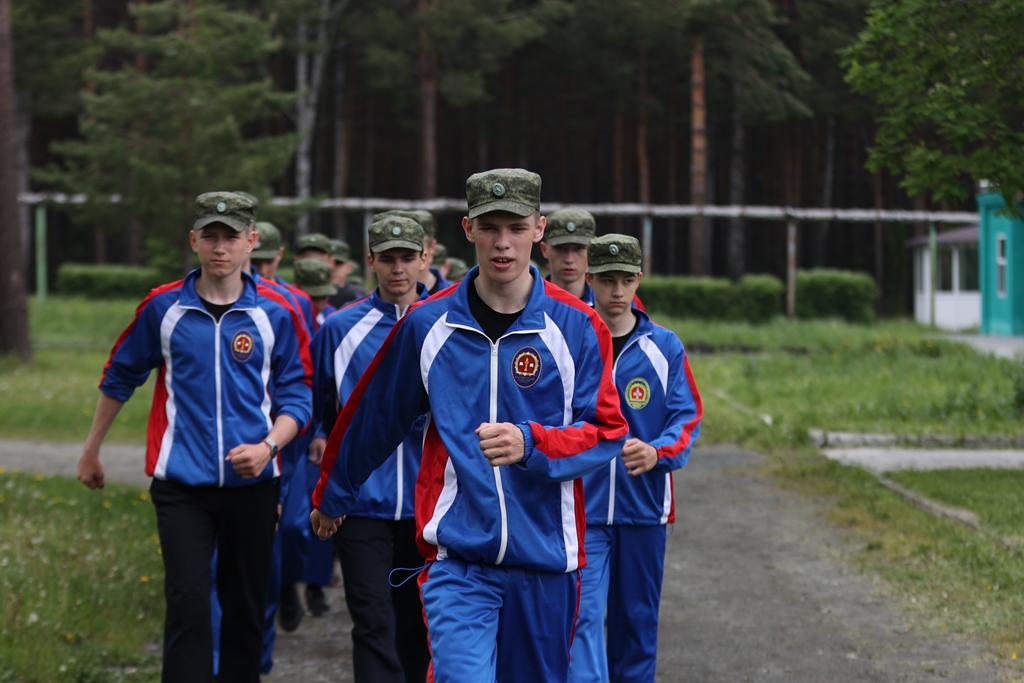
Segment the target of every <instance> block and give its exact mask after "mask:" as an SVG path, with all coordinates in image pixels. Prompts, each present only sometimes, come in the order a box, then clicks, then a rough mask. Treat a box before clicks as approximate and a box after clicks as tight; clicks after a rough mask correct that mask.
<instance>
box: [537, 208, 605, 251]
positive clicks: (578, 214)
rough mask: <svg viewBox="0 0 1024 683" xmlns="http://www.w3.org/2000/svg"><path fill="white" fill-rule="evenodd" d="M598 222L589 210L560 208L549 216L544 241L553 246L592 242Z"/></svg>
mask: <svg viewBox="0 0 1024 683" xmlns="http://www.w3.org/2000/svg"><path fill="white" fill-rule="evenodd" d="M596 226H597V224H596V222H595V221H594V217H593V216H592V215H591V214H590V212H589V211H584V210H583V209H559V210H558V211H555V212H554V213H552V214H551V215H549V216H548V226H547V227H546V228H544V241H545V242H547V243H548V244H550V245H551V246H557V245H559V244H582V245H584V246H586V245H588V244H590V241H591V240H592V239H594V231H595V228H596Z"/></svg>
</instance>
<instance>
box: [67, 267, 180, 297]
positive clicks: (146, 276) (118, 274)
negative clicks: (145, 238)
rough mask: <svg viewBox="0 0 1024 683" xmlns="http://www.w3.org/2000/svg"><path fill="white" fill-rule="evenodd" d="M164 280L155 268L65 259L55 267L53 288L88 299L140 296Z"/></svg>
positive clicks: (165, 278)
mask: <svg viewBox="0 0 1024 683" xmlns="http://www.w3.org/2000/svg"><path fill="white" fill-rule="evenodd" d="M165 282H168V279H167V277H166V276H164V275H161V273H160V271H159V270H157V269H156V268H141V267H138V266H122V265H91V264H84V263H65V264H63V265H61V267H60V270H58V271H57V291H59V292H60V293H61V294H64V295H66V296H84V297H88V298H91V299H142V298H144V297H145V296H146V295H147V294H149V290H151V289H153V288H154V287H159V286H160V285H162V284H164V283H165Z"/></svg>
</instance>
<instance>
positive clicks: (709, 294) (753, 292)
mask: <svg viewBox="0 0 1024 683" xmlns="http://www.w3.org/2000/svg"><path fill="white" fill-rule="evenodd" d="M784 292H785V287H784V286H783V284H782V282H780V281H779V279H778V278H776V277H773V276H771V275H747V276H745V277H744V278H743V279H741V280H740V282H739V284H733V283H731V282H729V281H728V280H725V279H718V278H703V277H672V278H668V277H656V276H655V277H649V278H644V281H643V283H641V285H640V290H639V292H638V293H639V295H640V298H641V299H642V300H643V302H644V306H645V307H646V308H647V310H648V311H650V312H652V313H660V314H662V315H668V316H672V317H674V318H700V319H703V320H746V321H748V322H751V323H755V324H757V323H765V322H768V321H769V320H771V319H772V318H774V317H775V316H777V315H779V314H781V313H782V295H783V293H784Z"/></svg>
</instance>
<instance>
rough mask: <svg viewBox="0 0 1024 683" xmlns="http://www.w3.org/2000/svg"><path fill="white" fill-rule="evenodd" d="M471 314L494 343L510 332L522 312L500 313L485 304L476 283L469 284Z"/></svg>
mask: <svg viewBox="0 0 1024 683" xmlns="http://www.w3.org/2000/svg"><path fill="white" fill-rule="evenodd" d="M468 289H469V312H470V313H472V314H473V317H474V318H476V321H477V322H478V323H480V328H481V329H482V330H483V331H484V334H486V335H487V336H488V337H489V338H490V340H491V341H492V342H493V341H495V340H496V339H497V338H498V337H500V336H501V335H503V334H505V333H506V332H508V328H510V327H512V323H514V322H515V321H516V320H518V319H519V315H520V314H521V313H522V311H516V312H515V313H498V312H497V311H496V310H494V309H493V308H491V307H490V306H488V305H487V304H485V303H484V300H483V299H481V298H480V293H479V292H478V291H476V283H475V282H470V283H469V287H468Z"/></svg>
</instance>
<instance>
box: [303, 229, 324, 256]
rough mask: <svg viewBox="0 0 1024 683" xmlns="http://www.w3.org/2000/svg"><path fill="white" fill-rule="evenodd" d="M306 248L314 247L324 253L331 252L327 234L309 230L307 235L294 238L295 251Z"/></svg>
mask: <svg viewBox="0 0 1024 683" xmlns="http://www.w3.org/2000/svg"><path fill="white" fill-rule="evenodd" d="M306 249H316V250H317V251H322V252H324V253H325V254H330V253H331V240H329V239H328V238H327V235H322V234H320V233H319V232H311V233H309V234H308V235H303V236H302V237H300V238H299V239H297V240H295V253H296V254H298V253H300V252H303V251H305V250H306Z"/></svg>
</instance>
